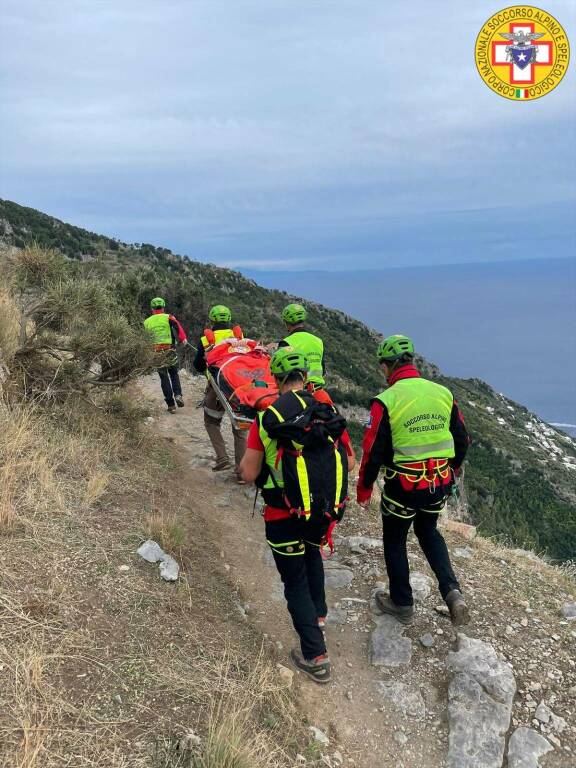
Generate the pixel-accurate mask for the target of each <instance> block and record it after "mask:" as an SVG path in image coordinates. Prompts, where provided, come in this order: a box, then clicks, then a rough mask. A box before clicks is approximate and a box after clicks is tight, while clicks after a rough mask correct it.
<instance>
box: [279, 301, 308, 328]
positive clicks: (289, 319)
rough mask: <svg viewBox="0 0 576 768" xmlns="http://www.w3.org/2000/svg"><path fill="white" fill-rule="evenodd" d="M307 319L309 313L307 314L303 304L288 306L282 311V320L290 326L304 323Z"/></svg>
mask: <svg viewBox="0 0 576 768" xmlns="http://www.w3.org/2000/svg"><path fill="white" fill-rule="evenodd" d="M307 317H308V312H306V308H305V307H303V306H302V304H288V306H287V307H284V309H283V310H282V320H284V322H285V323H287V324H288V325H298V323H303V322H304V320H306V318H307Z"/></svg>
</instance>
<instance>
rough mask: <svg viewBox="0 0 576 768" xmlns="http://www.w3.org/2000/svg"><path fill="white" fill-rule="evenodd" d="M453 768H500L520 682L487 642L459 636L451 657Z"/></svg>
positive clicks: (450, 743) (450, 757) (450, 762)
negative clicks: (514, 699)
mask: <svg viewBox="0 0 576 768" xmlns="http://www.w3.org/2000/svg"><path fill="white" fill-rule="evenodd" d="M446 666H447V668H448V670H450V671H451V672H452V673H453V677H452V679H451V681H450V685H449V689H448V721H449V737H448V767H449V768H501V766H502V761H503V758H504V747H505V738H506V732H507V731H508V728H509V726H510V716H511V712H512V701H513V698H514V694H515V693H516V681H515V679H514V674H513V673H512V669H511V668H510V666H509V665H508V664H507V663H506V662H504V661H503V660H502V659H501V658H500V657H499V656H498V655H497V653H496V651H495V650H494V648H493V647H492V646H491V645H489V644H488V643H484V642H483V641H482V640H476V639H473V638H469V637H467V636H466V635H464V634H461V633H460V634H459V635H458V651H456V652H451V653H449V654H448V658H447V661H446Z"/></svg>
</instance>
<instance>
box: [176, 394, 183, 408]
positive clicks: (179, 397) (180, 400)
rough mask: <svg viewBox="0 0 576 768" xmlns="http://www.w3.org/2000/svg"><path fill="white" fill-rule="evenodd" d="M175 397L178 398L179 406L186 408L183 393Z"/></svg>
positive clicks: (177, 403)
mask: <svg viewBox="0 0 576 768" xmlns="http://www.w3.org/2000/svg"><path fill="white" fill-rule="evenodd" d="M174 399H175V400H176V405H177V406H178V408H184V398H183V397H182V395H176V397H175V398H174Z"/></svg>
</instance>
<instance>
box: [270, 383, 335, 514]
mask: <svg viewBox="0 0 576 768" xmlns="http://www.w3.org/2000/svg"><path fill="white" fill-rule="evenodd" d="M289 395H295V398H292V397H290V398H289V399H288V400H285V398H287V397H288V396H287V395H284V396H283V397H281V398H280V399H279V400H277V401H276V402H275V403H274V405H273V406H272V408H269V409H268V411H266V413H265V414H264V417H263V419H262V426H263V427H264V429H265V430H266V432H267V433H268V435H269V437H270V438H271V439H273V440H276V441H277V445H278V458H277V465H279V464H280V462H282V480H283V482H284V488H283V489H282V492H283V496H284V501H285V503H286V504H287V506H288V507H289V508H290V510H291V511H292V512H294V513H295V514H298V515H299V516H304V517H306V518H307V519H308V520H310V521H312V522H315V523H321V524H329V523H331V522H334V521H339V520H341V519H342V517H343V515H344V510H345V505H346V500H347V492H348V457H347V454H346V448H345V446H344V445H343V444H342V442H341V441H340V438H341V437H342V433H343V432H344V430H345V429H346V419H345V418H344V417H343V416H341V415H340V414H338V412H337V411H336V409H335V408H334V407H333V406H332V405H329V404H327V403H319V402H318V401H317V400H315V399H314V398H313V397H312V396H311V395H310V394H309V393H307V392H299V393H298V394H296V393H289ZM303 404H304V405H303ZM295 406H297V407H295ZM279 417H280V418H279Z"/></svg>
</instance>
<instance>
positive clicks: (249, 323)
mask: <svg viewBox="0 0 576 768" xmlns="http://www.w3.org/2000/svg"><path fill="white" fill-rule="evenodd" d="M0 240H1V241H3V242H4V244H5V245H7V246H16V247H21V246H22V245H24V244H25V243H26V242H27V241H30V240H37V241H38V242H39V243H40V244H41V245H44V246H49V247H55V248H59V249H60V250H62V251H63V252H64V253H65V254H66V255H67V256H68V257H69V258H71V259H77V260H78V261H79V266H78V269H79V270H80V271H82V272H90V273H96V274H97V273H98V272H99V271H102V272H104V273H106V274H113V275H116V276H117V279H118V290H119V291H121V292H122V295H123V297H125V298H126V302H127V304H128V303H130V302H133V303H134V304H135V306H136V307H137V308H140V310H141V311H142V312H144V311H145V310H146V307H147V303H148V301H149V299H150V297H151V296H153V295H156V294H157V293H160V294H162V293H163V294H165V295H166V297H167V299H168V301H169V303H170V306H171V307H172V308H173V309H174V311H175V313H176V314H178V315H179V317H181V319H182V320H183V322H184V323H185V325H186V326H187V328H189V329H190V330H191V334H192V335H191V338H193V336H194V334H196V333H198V332H199V331H200V330H201V329H202V326H203V323H204V322H205V311H206V308H207V306H208V305H209V304H210V303H212V302H217V301H218V302H222V301H223V302H225V303H227V304H229V305H230V306H231V307H232V309H233V311H234V317H235V320H236V321H237V322H239V323H240V324H241V325H243V326H244V327H245V329H246V330H247V332H248V333H250V334H251V335H255V336H259V337H261V338H265V339H267V340H271V339H275V338H279V336H280V334H281V333H282V326H281V323H280V320H279V317H280V312H281V309H282V307H283V306H284V304H285V303H286V302H287V299H288V294H286V293H284V292H282V291H276V290H270V289H265V288H262V287H261V286H259V285H257V283H256V282H254V281H253V280H249V279H247V278H245V277H243V276H242V275H241V274H240V273H238V272H234V271H232V270H229V269H223V268H221V267H216V266H214V265H210V264H202V263H200V262H197V261H191V260H189V259H187V258H184V257H181V256H178V255H175V254H173V253H172V252H171V251H170V250H169V249H165V248H157V247H155V246H152V245H149V244H135V245H128V244H125V243H122V242H120V241H118V240H115V239H113V238H109V237H103V236H100V235H97V234H94V233H91V232H88V231H86V230H83V229H80V228H78V227H73V226H71V225H68V224H65V223H63V222H60V221H58V220H57V219H54V218H53V217H51V216H48V215H46V214H43V213H40V212H38V211H35V210H34V209H31V208H24V207H22V206H19V205H17V204H16V203H12V202H9V201H0ZM306 304H307V306H308V307H309V310H310V327H311V329H312V330H314V331H315V332H317V333H319V334H320V335H321V336H322V337H323V338H324V340H325V344H326V357H327V366H328V372H329V381H330V383H331V385H332V386H331V390H332V392H333V394H334V395H335V397H336V399H337V400H338V401H339V402H341V403H344V404H346V405H348V406H349V407H352V408H353V409H354V411H355V412H356V413H357V414H358V421H357V422H356V423H354V424H352V428H353V432H354V434H355V435H356V437H357V438H358V436H359V435H360V434H361V429H360V420H361V414H362V413H363V412H364V410H365V409H366V408H367V407H368V403H369V401H370V398H371V397H372V396H374V394H376V393H377V392H378V391H380V390H381V389H382V388H383V380H382V376H381V373H380V371H379V370H378V366H377V365H376V362H375V355H374V351H375V345H376V341H377V339H378V338H379V336H378V334H377V333H376V332H375V331H374V330H372V329H370V328H368V327H367V326H365V325H364V324H363V323H361V322H359V321H357V320H355V319H353V318H351V317H349V316H348V315H346V314H344V313H343V312H340V311H336V310H331V309H328V308H326V307H324V306H322V305H320V304H317V303H314V302H309V301H307V302H306ZM137 315H138V312H137V311H135V312H134V319H135V321H136V320H137ZM420 364H421V367H422V368H423V369H424V372H425V373H426V375H428V376H430V377H432V378H434V379H436V380H438V381H440V382H442V383H444V384H446V385H447V386H448V387H450V388H451V389H452V391H453V392H454V394H455V396H456V397H457V399H458V401H459V403H460V405H461V407H462V410H463V412H464V415H465V417H466V420H467V424H468V427H469V430H470V432H471V434H472V437H473V447H472V449H471V452H470V458H469V461H468V467H467V470H466V487H467V495H468V502H469V504H468V507H469V511H468V514H469V516H470V518H471V520H472V521H473V522H474V523H476V524H477V525H479V526H480V530H481V531H482V532H483V533H484V535H498V536H503V537H505V538H506V539H508V540H510V541H511V542H514V543H515V544H517V545H520V546H524V547H527V548H533V549H536V550H538V551H547V552H548V554H549V555H551V556H552V557H556V558H560V559H563V560H566V559H570V558H574V557H575V556H576V520H575V517H576V516H575V515H574V506H575V504H576V442H575V441H574V440H573V439H571V438H570V437H569V436H568V435H565V434H564V433H563V432H561V431H559V430H557V429H554V428H553V427H550V426H549V425H547V424H545V423H544V422H542V421H541V420H540V419H539V418H538V417H536V416H535V415H534V414H532V413H530V412H529V411H528V410H527V409H526V408H524V407H523V406H521V405H519V404H517V403H515V402H513V401H511V400H509V399H507V398H505V397H504V396H503V395H500V394H498V393H497V392H495V391H494V390H493V389H492V388H491V387H490V386H489V385H487V384H486V383H484V382H482V381H480V380H479V379H457V378H453V377H445V376H443V375H442V374H441V373H440V371H439V370H438V369H437V368H436V367H435V366H433V365H432V364H430V363H427V362H426V361H423V360H421V361H420Z"/></svg>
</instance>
